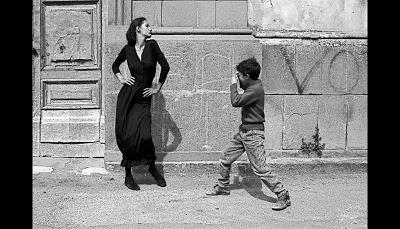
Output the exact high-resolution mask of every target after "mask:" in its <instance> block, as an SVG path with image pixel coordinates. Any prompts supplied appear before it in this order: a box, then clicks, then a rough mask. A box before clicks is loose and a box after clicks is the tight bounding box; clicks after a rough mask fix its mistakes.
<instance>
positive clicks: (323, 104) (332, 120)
mask: <svg viewBox="0 0 400 229" xmlns="http://www.w3.org/2000/svg"><path fill="white" fill-rule="evenodd" d="M346 123H347V107H346V97H345V96H341V95H324V96H320V101H319V111H318V128H319V135H320V137H321V138H322V140H321V144H323V143H325V144H326V145H325V149H326V150H331V149H333V150H336V149H340V150H344V149H345V147H346Z"/></svg>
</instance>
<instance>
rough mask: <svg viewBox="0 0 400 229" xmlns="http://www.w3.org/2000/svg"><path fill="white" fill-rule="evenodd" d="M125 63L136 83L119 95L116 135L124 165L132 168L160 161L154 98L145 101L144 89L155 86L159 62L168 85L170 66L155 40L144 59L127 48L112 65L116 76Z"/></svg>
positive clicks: (128, 45)
mask: <svg viewBox="0 0 400 229" xmlns="http://www.w3.org/2000/svg"><path fill="white" fill-rule="evenodd" d="M125 60H127V63H128V68H129V71H130V73H131V75H132V76H133V77H135V83H134V84H133V85H127V84H124V86H122V88H121V90H120V91H119V93H118V99H117V109H116V119H115V136H116V140H117V145H118V148H119V150H120V151H121V152H122V161H121V166H123V167H132V166H134V165H139V164H150V163H151V162H152V161H154V160H155V159H156V155H155V149H154V144H153V140H152V137H151V115H150V108H151V96H149V97H147V98H144V97H143V89H145V88H150V87H151V86H152V82H153V79H154V76H155V73H156V65H157V62H158V63H159V64H160V66H161V72H160V78H159V82H160V83H164V82H165V79H166V77H167V74H168V71H169V64H168V62H167V60H166V59H165V56H164V54H163V53H162V52H161V50H160V47H159V46H158V44H157V42H156V41H155V40H147V41H146V43H145V47H144V48H143V52H142V56H141V60H140V59H139V57H138V55H137V53H136V50H135V46H134V45H130V44H127V45H125V46H124V47H123V48H122V50H121V52H120V53H119V55H118V57H117V58H116V59H115V61H114V63H113V65H112V70H113V72H114V74H116V73H118V72H120V70H119V66H120V65H121V63H122V62H124V61H125Z"/></svg>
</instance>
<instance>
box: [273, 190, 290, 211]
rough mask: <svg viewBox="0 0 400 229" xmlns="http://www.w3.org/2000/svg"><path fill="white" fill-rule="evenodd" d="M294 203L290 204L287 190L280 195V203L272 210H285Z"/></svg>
mask: <svg viewBox="0 0 400 229" xmlns="http://www.w3.org/2000/svg"><path fill="white" fill-rule="evenodd" d="M291 204H292V203H291V202H290V197H289V192H288V191H287V190H285V191H282V192H280V193H279V194H278V201H277V202H276V203H275V204H274V206H273V207H272V210H276V211H279V210H283V209H285V208H286V207H289V206H290V205H291Z"/></svg>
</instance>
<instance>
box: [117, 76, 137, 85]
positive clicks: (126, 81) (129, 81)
mask: <svg viewBox="0 0 400 229" xmlns="http://www.w3.org/2000/svg"><path fill="white" fill-rule="evenodd" d="M119 81H120V82H121V83H122V84H128V85H133V84H134V83H135V77H133V76H129V77H128V78H121V79H119Z"/></svg>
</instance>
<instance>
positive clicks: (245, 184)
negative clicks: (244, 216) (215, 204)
mask: <svg viewBox="0 0 400 229" xmlns="http://www.w3.org/2000/svg"><path fill="white" fill-rule="evenodd" d="M238 170H239V174H234V176H233V183H232V184H231V185H230V190H231V191H232V190H235V189H244V190H246V191H247V192H248V193H249V194H250V195H251V196H252V197H254V198H257V199H260V200H263V201H268V202H270V203H275V202H276V201H277V199H276V198H274V197H271V196H269V195H266V194H265V193H264V191H263V190H262V188H263V187H262V186H263V183H262V181H261V180H260V178H259V177H257V176H256V175H255V174H254V173H252V172H250V171H248V169H246V168H245V167H242V166H239V167H238Z"/></svg>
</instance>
